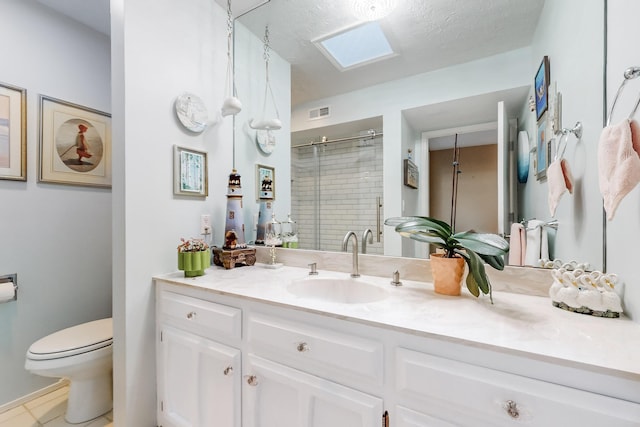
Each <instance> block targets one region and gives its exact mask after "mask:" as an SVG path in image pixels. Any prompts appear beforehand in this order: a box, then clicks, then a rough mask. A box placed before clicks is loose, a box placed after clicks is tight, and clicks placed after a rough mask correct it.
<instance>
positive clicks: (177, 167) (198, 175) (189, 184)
mask: <svg viewBox="0 0 640 427" xmlns="http://www.w3.org/2000/svg"><path fill="white" fill-rule="evenodd" d="M207 177H208V171H207V153H206V152H204V151H199V150H194V149H192V148H186V147H180V146H178V145H174V146H173V194H175V195H178V196H194V197H207V196H208V195H209V185H208V179H207Z"/></svg>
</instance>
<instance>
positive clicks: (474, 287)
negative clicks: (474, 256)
mask: <svg viewBox="0 0 640 427" xmlns="http://www.w3.org/2000/svg"><path fill="white" fill-rule="evenodd" d="M467 263H468V261H467ZM466 282H467V289H469V292H471V295H473V296H474V297H476V298H477V297H479V296H480V288H479V287H478V282H476V279H475V278H474V276H473V274H467V280H466Z"/></svg>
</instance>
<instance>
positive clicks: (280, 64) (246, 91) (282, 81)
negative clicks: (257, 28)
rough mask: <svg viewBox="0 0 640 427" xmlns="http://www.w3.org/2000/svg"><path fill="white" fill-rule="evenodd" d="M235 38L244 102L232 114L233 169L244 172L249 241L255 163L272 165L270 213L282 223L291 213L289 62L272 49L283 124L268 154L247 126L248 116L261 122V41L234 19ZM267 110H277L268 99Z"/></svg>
mask: <svg viewBox="0 0 640 427" xmlns="http://www.w3.org/2000/svg"><path fill="white" fill-rule="evenodd" d="M234 40H235V42H234V43H235V45H236V49H235V55H236V57H235V74H236V86H237V91H238V97H239V98H240V100H241V101H242V111H241V112H240V113H239V114H238V115H237V116H236V124H235V135H236V168H237V169H238V172H239V173H240V174H241V175H242V191H243V194H244V198H243V202H244V216H245V228H246V230H247V232H246V233H245V234H246V240H247V241H252V240H255V238H256V230H254V227H253V226H254V217H255V218H257V215H258V211H259V207H260V205H259V203H258V202H257V195H256V176H255V175H256V164H261V165H267V166H273V167H274V168H275V187H276V188H275V190H276V198H275V202H274V203H273V212H274V213H275V214H276V219H277V220H278V221H284V220H286V219H287V214H288V213H290V212H291V197H290V195H291V130H290V129H291V124H290V123H291V116H290V114H289V112H290V111H291V65H290V64H289V63H288V62H286V61H285V60H283V59H282V58H281V57H280V56H279V55H278V54H277V53H276V52H274V51H270V58H269V80H270V82H271V89H272V90H273V93H274V98H275V102H276V105H277V110H278V111H277V113H278V114H279V117H280V120H281V121H282V128H281V129H279V130H277V131H273V134H274V135H275V137H276V148H275V149H274V150H273V152H272V153H271V154H269V155H267V154H265V153H263V152H262V151H260V149H259V148H258V146H257V144H256V130H254V129H252V128H250V127H249V122H250V121H251V119H252V118H253V119H255V120H259V119H260V117H261V116H262V115H263V104H264V91H265V81H266V73H265V62H264V57H263V54H264V45H263V42H262V39H261V38H258V37H256V36H255V35H253V34H252V33H251V32H250V31H249V30H247V29H246V27H244V26H243V25H242V24H239V23H236V29H235V35H234ZM266 114H267V116H269V117H267V118H272V117H273V116H272V114H275V109H274V108H273V103H272V100H271V98H268V99H267V110H266ZM229 142H230V141H229ZM227 173H228V172H227ZM225 206H226V205H225Z"/></svg>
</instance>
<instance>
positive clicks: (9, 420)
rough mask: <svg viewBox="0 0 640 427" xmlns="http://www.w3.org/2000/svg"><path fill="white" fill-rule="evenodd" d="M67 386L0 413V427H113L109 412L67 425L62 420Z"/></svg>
mask: <svg viewBox="0 0 640 427" xmlns="http://www.w3.org/2000/svg"><path fill="white" fill-rule="evenodd" d="M68 393H69V386H64V387H61V388H59V389H57V390H54V391H52V392H51V393H48V394H45V395H44V396H40V397H38V398H36V399H33V400H31V401H29V402H27V403H25V404H24V405H21V406H18V407H16V408H13V409H10V410H8V411H6V412H3V413H0V427H43V426H44V427H68V426H73V427H113V414H112V413H111V412H110V413H108V414H106V415H104V416H102V417H100V418H96V419H95V420H91V421H87V422H86V423H82V424H69V423H67V422H66V421H65V420H64V411H65V408H66V407H67V394H68Z"/></svg>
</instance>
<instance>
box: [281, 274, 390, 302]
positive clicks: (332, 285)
mask: <svg viewBox="0 0 640 427" xmlns="http://www.w3.org/2000/svg"><path fill="white" fill-rule="evenodd" d="M287 290H288V291H289V292H291V293H292V294H294V295H296V296H298V297H302V298H310V299H316V300H322V301H327V302H337V303H343V304H361V303H368V302H375V301H380V300H383V299H385V298H386V297H387V296H388V293H387V291H385V290H384V289H382V288H380V287H378V286H376V285H374V284H372V283H369V282H367V281H364V280H361V279H353V278H336V277H309V278H306V279H302V280H295V281H293V282H292V283H291V284H290V285H289V286H288V287H287Z"/></svg>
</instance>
